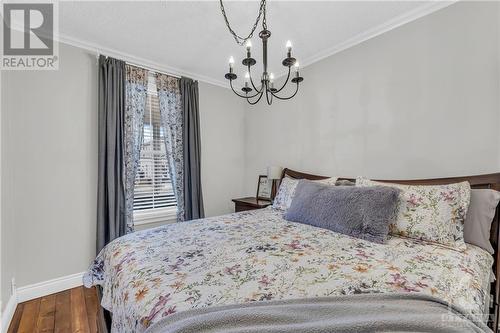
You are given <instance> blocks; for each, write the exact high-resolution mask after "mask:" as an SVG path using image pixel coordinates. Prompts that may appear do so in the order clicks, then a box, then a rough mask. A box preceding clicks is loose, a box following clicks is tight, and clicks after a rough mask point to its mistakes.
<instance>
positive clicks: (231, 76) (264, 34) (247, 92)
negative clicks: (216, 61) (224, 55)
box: [220, 0, 304, 105]
mask: <svg viewBox="0 0 500 333" xmlns="http://www.w3.org/2000/svg"><path fill="white" fill-rule="evenodd" d="M220 7H221V11H222V15H223V17H224V21H225V22H226V26H227V28H228V30H229V32H230V33H231V34H232V35H233V37H234V39H235V40H236V42H237V43H238V44H239V45H245V47H246V57H245V58H244V59H243V60H242V61H241V63H242V64H243V66H245V67H246V73H245V81H244V82H245V84H244V86H243V88H241V91H243V92H244V94H241V93H239V92H237V91H236V90H235V87H234V84H233V81H234V80H236V79H237V75H236V74H235V73H234V58H233V57H231V58H229V73H226V75H225V76H224V77H225V78H226V79H228V80H229V85H230V87H231V90H232V91H233V92H234V93H235V94H236V95H237V96H239V97H241V98H245V99H246V100H247V102H248V103H250V104H251V105H255V104H257V103H258V102H259V101H260V100H261V99H262V97H263V96H264V95H265V98H264V99H265V100H266V101H267V104H269V105H271V104H272V102H273V98H277V99H281V100H287V99H291V98H293V97H294V96H295V95H296V94H297V92H298V91H299V83H300V82H302V81H303V80H304V78H302V77H301V76H300V74H299V70H298V61H297V59H295V58H293V57H292V42H291V41H287V42H286V44H285V46H286V49H287V53H286V58H285V59H283V61H282V65H283V66H285V67H286V68H287V70H288V74H286V79H285V80H284V83H283V85H281V84H280V85H281V87H279V88H275V87H274V74H273V73H270V71H268V62H267V55H268V54H267V46H268V45H267V44H268V40H269V38H270V37H271V31H269V30H268V29H267V22H266V0H261V1H260V9H259V16H258V17H257V19H256V22H255V24H254V26H253V28H252V31H251V32H250V34H248V37H245V38H244V37H241V36H239V35H237V34H236V33H235V32H234V30H233V29H232V28H231V26H230V25H229V20H228V19H227V16H226V12H225V10H224V4H223V3H222V0H220ZM261 17H262V31H261V32H260V33H259V37H260V39H261V40H262V68H263V71H262V75H261V76H260V86H259V85H258V84H256V83H257V82H258V81H254V80H253V79H252V73H251V67H252V66H253V65H255V64H256V63H257V61H256V60H255V59H253V58H252V53H251V50H252V42H251V40H250V39H251V38H252V36H253V32H254V31H255V29H256V27H257V25H258V23H259V22H260V20H261ZM294 65H295V67H294V68H295V76H294V77H293V78H292V79H291V77H290V74H291V72H292V66H294ZM290 79H291V80H290ZM289 82H292V83H294V84H295V89H294V91H293V92H292V93H291V95H289V96H282V95H281V94H280V92H281V91H282V90H283V89H284V88H285V87H287V85H288V83H289Z"/></svg>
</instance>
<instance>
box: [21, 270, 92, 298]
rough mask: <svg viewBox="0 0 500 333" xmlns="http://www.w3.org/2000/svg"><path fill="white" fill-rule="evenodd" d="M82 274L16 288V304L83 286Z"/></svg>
mask: <svg viewBox="0 0 500 333" xmlns="http://www.w3.org/2000/svg"><path fill="white" fill-rule="evenodd" d="M83 274H84V272H81V273H76V274H71V275H66V276H63V277H60V278H56V279H52V280H48V281H44V282H39V283H35V284H30V285H28V286H24V287H20V288H17V302H18V303H22V302H26V301H29V300H31V299H34V298H38V297H42V296H47V295H50V294H54V293H58V292H60V291H63V290H67V289H71V288H75V287H78V286H81V285H82V284H83V282H82V278H83Z"/></svg>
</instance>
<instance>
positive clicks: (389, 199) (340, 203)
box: [285, 180, 399, 243]
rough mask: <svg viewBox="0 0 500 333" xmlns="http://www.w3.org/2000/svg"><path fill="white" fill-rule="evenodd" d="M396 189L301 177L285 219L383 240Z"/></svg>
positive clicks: (392, 214) (392, 215)
mask: <svg viewBox="0 0 500 333" xmlns="http://www.w3.org/2000/svg"><path fill="white" fill-rule="evenodd" d="M398 200H399V190H398V189H396V188H391V187H387V186H374V187H355V186H327V185H323V184H318V183H314V182H311V181H307V180H301V181H300V182H299V183H298V185H297V187H296V189H295V196H294V197H293V200H292V204H291V206H290V208H289V209H288V211H287V212H286V213H285V219H286V220H288V221H292V222H299V223H304V224H309V225H312V226H315V227H320V228H325V229H328V230H332V231H335V232H338V233H342V234H346V235H349V236H353V237H357V238H361V239H364V240H367V241H371V242H375V243H384V242H385V240H386V239H387V234H388V233H389V224H390V223H391V222H392V220H393V219H394V218H395V216H396V210H397V207H398Z"/></svg>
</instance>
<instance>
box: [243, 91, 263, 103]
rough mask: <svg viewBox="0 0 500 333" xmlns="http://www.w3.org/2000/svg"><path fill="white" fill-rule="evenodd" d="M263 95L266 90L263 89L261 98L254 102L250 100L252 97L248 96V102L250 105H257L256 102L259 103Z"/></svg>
mask: <svg viewBox="0 0 500 333" xmlns="http://www.w3.org/2000/svg"><path fill="white" fill-rule="evenodd" d="M262 95H264V92H263V91H261V92H260V96H259V98H257V100H256V101H254V102H251V101H250V98H247V102H248V104H250V105H255V104H257V103H259V101H260V99H261V98H262Z"/></svg>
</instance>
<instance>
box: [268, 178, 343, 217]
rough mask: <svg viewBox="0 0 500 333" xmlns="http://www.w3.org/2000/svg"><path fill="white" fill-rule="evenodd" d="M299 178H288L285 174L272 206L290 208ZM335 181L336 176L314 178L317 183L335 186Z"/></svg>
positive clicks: (282, 208) (283, 208)
mask: <svg viewBox="0 0 500 333" xmlns="http://www.w3.org/2000/svg"><path fill="white" fill-rule="evenodd" d="M299 180H300V179H295V178H290V177H288V176H285V178H283V179H282V180H281V184H280V187H279V189H278V194H276V197H275V198H274V202H273V208H275V209H280V210H287V209H288V208H290V205H291V204H292V200H293V196H294V195H295V188H296V187H297V184H298V183H299ZM336 181H337V177H331V178H326V179H321V180H316V182H318V183H322V184H326V185H331V186H335V182H336Z"/></svg>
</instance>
